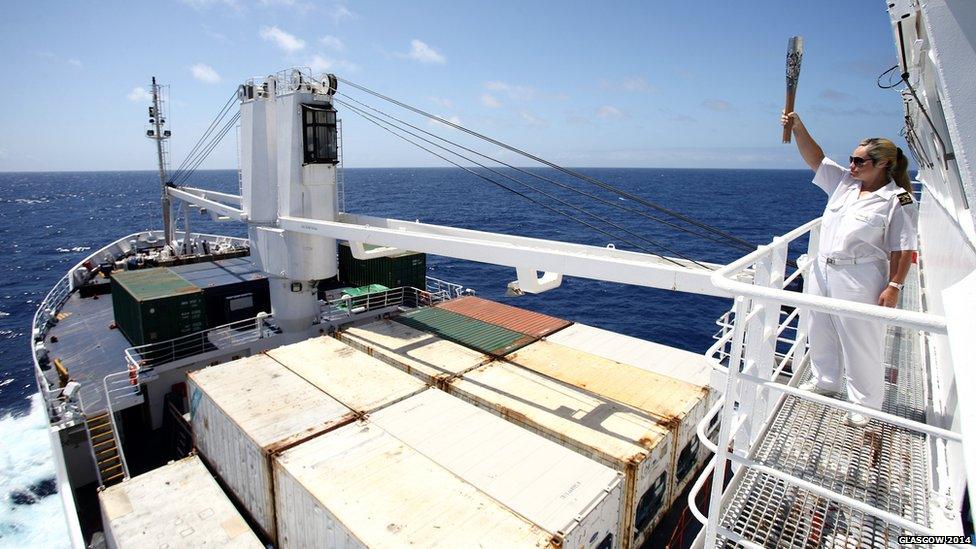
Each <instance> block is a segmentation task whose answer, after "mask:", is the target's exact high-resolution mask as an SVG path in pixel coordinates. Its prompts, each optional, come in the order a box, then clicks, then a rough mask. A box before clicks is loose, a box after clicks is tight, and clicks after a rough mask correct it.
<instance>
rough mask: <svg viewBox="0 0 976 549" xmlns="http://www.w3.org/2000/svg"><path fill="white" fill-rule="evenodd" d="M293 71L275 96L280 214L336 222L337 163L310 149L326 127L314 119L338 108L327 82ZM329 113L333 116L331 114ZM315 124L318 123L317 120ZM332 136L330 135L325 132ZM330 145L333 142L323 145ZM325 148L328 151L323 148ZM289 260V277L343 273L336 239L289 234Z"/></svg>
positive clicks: (299, 278) (287, 270) (286, 267)
mask: <svg viewBox="0 0 976 549" xmlns="http://www.w3.org/2000/svg"><path fill="white" fill-rule="evenodd" d="M302 78H303V77H301V76H295V75H293V77H292V81H291V82H289V83H288V85H287V86H284V87H283V86H279V91H278V95H277V97H276V99H275V119H276V122H277V154H278V215H279V216H292V217H302V218H305V219H317V220H322V221H334V220H335V218H336V214H337V211H338V208H337V197H336V165H335V164H334V163H332V162H331V161H329V160H328V159H327V158H319V157H312V156H310V155H309V154H308V153H309V152H314V151H309V148H310V147H313V146H314V143H312V142H311V141H310V140H309V138H312V139H313V140H314V139H315V138H316V136H318V135H320V134H322V133H324V132H325V127H324V126H322V127H321V131H320V127H319V126H310V125H309V123H308V120H309V119H312V120H313V121H314V120H315V119H316V118H317V117H319V116H322V115H321V114H320V113H327V112H328V111H330V110H331V113H332V114H331V116H332V118H333V120H334V116H335V111H334V110H332V99H331V95H328V94H326V93H324V90H322V88H321V85H320V84H318V83H315V82H308V81H305V80H302ZM326 116H328V115H327V114H326ZM313 124H314V122H313ZM324 137H325V138H326V139H328V136H324ZM322 146H323V147H326V146H327V145H322ZM319 152H323V151H319ZM285 246H286V248H287V250H288V254H287V255H288V264H287V266H285V268H284V271H285V275H284V276H285V277H286V278H290V279H293V280H321V279H323V278H330V277H333V276H335V275H336V274H337V273H338V268H339V267H338V256H337V248H336V241H335V239H331V238H326V237H321V236H312V235H307V234H301V233H297V232H293V231H289V232H287V233H285Z"/></svg>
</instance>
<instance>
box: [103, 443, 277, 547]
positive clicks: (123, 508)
mask: <svg viewBox="0 0 976 549" xmlns="http://www.w3.org/2000/svg"><path fill="white" fill-rule="evenodd" d="M98 502H99V505H100V507H101V510H102V531H103V532H104V533H105V542H106V545H108V547H109V548H110V549H116V548H119V549H127V548H131V549H142V548H143V547H203V546H208V547H209V546H220V547H234V548H240V549H244V548H252V549H261V548H262V547H264V544H263V543H261V541H260V540H258V537H257V536H255V535H254V532H252V531H251V528H250V527H249V526H248V525H247V523H246V522H244V519H243V518H242V517H241V515H240V513H238V512H237V509H235V508H234V504H232V503H231V502H230V500H229V499H228V498H227V496H226V495H224V492H223V491H221V489H220V486H218V485H217V481H215V480H214V479H213V477H212V476H210V472H209V471H207V468H206V467H204V466H203V463H201V462H200V458H198V457H196V456H190V457H188V458H184V459H181V460H179V461H174V462H172V463H169V464H168V465H166V466H164V467H160V468H158V469H154V470H152V471H149V472H148V473H143V474H141V475H139V476H137V477H134V478H131V479H129V480H126V481H125V482H122V483H121V484H116V485H115V486H109V487H108V488H106V489H105V490H102V491H101V492H99V493H98Z"/></svg>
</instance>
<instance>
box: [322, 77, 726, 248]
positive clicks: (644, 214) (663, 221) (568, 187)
mask: <svg viewBox="0 0 976 549" xmlns="http://www.w3.org/2000/svg"><path fill="white" fill-rule="evenodd" d="M337 93H338V95H341V96H343V97H345V98H346V99H348V100H350V101H352V102H353V103H356V104H358V105H360V106H362V107H365V108H367V109H369V110H371V111H373V112H376V113H379V114H381V115H383V116H385V117H386V118H389V119H390V120H393V121H395V122H397V123H399V124H402V125H405V126H408V127H410V128H413V129H415V130H417V131H419V132H421V133H424V134H426V135H429V136H431V137H433V138H435V139H439V140H440V141H443V142H445V143H448V144H450V145H453V146H455V147H457V148H459V149H462V150H464V151H467V152H469V153H472V154H476V155H478V156H480V157H481V158H485V159H487V160H490V161H492V162H496V163H498V164H501V165H502V166H505V167H506V168H510V169H512V170H515V171H517V172H519V173H522V174H525V175H527V176H529V177H534V178H535V179H538V180H540V181H545V182H547V183H552V184H553V185H556V186H557V187H560V188H563V189H566V190H569V191H572V192H574V193H577V194H579V195H582V196H585V197H587V198H591V199H593V200H595V201H597V202H600V203H602V204H605V205H607V206H610V207H613V208H617V209H620V210H623V211H625V212H630V213H633V214H637V215H639V216H641V217H644V218H647V219H650V220H652V221H657V222H658V223H661V224H664V225H667V226H669V227H672V228H675V229H678V230H679V231H684V232H686V233H688V234H690V235H694V236H697V237H699V238H704V239H706V240H711V241H712V242H715V243H717V244H728V241H725V240H720V239H718V238H715V237H713V236H710V235H707V234H702V233H699V232H695V231H693V230H691V229H689V228H687V227H682V226H681V225H678V224H676V223H672V222H670V221H668V220H666V219H661V218H660V217H656V216H653V215H651V214H649V213H647V212H643V211H641V210H638V209H635V208H629V207H627V206H624V205H622V204H619V203H617V202H614V201H612V200H607V199H605V198H602V197H600V196H597V195H595V194H592V193H588V192H586V191H583V190H580V189H577V188H576V187H573V186H572V185H567V184H565V183H561V182H559V181H556V180H555V179H552V178H549V177H545V176H542V175H539V174H535V173H532V172H530V171H528V170H525V169H522V168H519V167H517V166H513V165H512V164H509V163H507V162H505V161H503V160H499V159H498V158H494V157H492V156H489V155H486V154H484V153H481V152H478V151H476V150H474V149H471V148H468V147H465V146H464V145H461V144H460V143H457V142H454V141H451V140H450V139H447V138H445V137H443V136H440V135H437V134H435V133H432V132H429V131H427V130H424V129H423V128H420V127H417V126H415V125H413V124H411V123H409V122H406V121H404V120H401V119H399V118H397V117H395V116H393V115H391V114H389V113H386V112H383V111H382V110H380V109H377V108H375V107H372V106H370V105H367V104H365V103H363V102H361V101H358V100H356V99H355V98H353V97H351V96H349V95H347V94H345V93H342V92H337ZM336 101H339V102H340V103H342V104H344V105H348V103H343V102H342V101H340V100H338V99H337V100H336ZM428 142H429V141H428ZM679 255H680V254H679ZM682 257H683V256H682Z"/></svg>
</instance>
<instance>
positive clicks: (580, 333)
mask: <svg viewBox="0 0 976 549" xmlns="http://www.w3.org/2000/svg"><path fill="white" fill-rule="evenodd" d="M546 341H550V342H552V343H557V344H559V345H563V346H565V347H571V348H573V349H576V350H578V351H583V352H586V353H590V354H592V355H597V356H601V357H603V358H608V359H610V360H614V361H617V362H620V363H622V364H630V365H631V366H636V367H638V368H641V369H644V370H648V371H651V372H656V373H658V374H662V375H666V376H669V377H673V378H675V379H679V380H681V381H684V382H687V383H691V384H692V385H698V386H699V387H708V386H709V384H710V382H711V375H712V368H711V366H710V365H709V362H708V361H707V360H705V357H704V355H702V354H700V353H692V352H689V351H685V350H682V349H677V348H675V347H669V346H667V345H662V344H660V343H654V342H652V341H646V340H643V339H638V338H636V337H631V336H628V335H624V334H618V333H616V332H611V331H609V330H603V329H600V328H596V327H594V326H587V325H586V324H580V323H578V322H577V323H576V324H573V325H572V326H569V327H567V328H566V329H564V330H560V331H559V332H558V333H554V334H552V335H549V336H547V337H546Z"/></svg>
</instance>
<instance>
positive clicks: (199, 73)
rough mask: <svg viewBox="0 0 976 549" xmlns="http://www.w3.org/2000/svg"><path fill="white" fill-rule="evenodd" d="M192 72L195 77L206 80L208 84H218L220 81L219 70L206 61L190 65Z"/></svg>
mask: <svg viewBox="0 0 976 549" xmlns="http://www.w3.org/2000/svg"><path fill="white" fill-rule="evenodd" d="M190 72H192V73H193V78H196V79H197V80H199V81H201V82H206V83H207V84H216V83H217V82H220V75H219V74H217V71H215V70H214V69H213V67H211V66H210V65H207V64H204V63H197V64H196V65H193V66H192V67H190Z"/></svg>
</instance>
